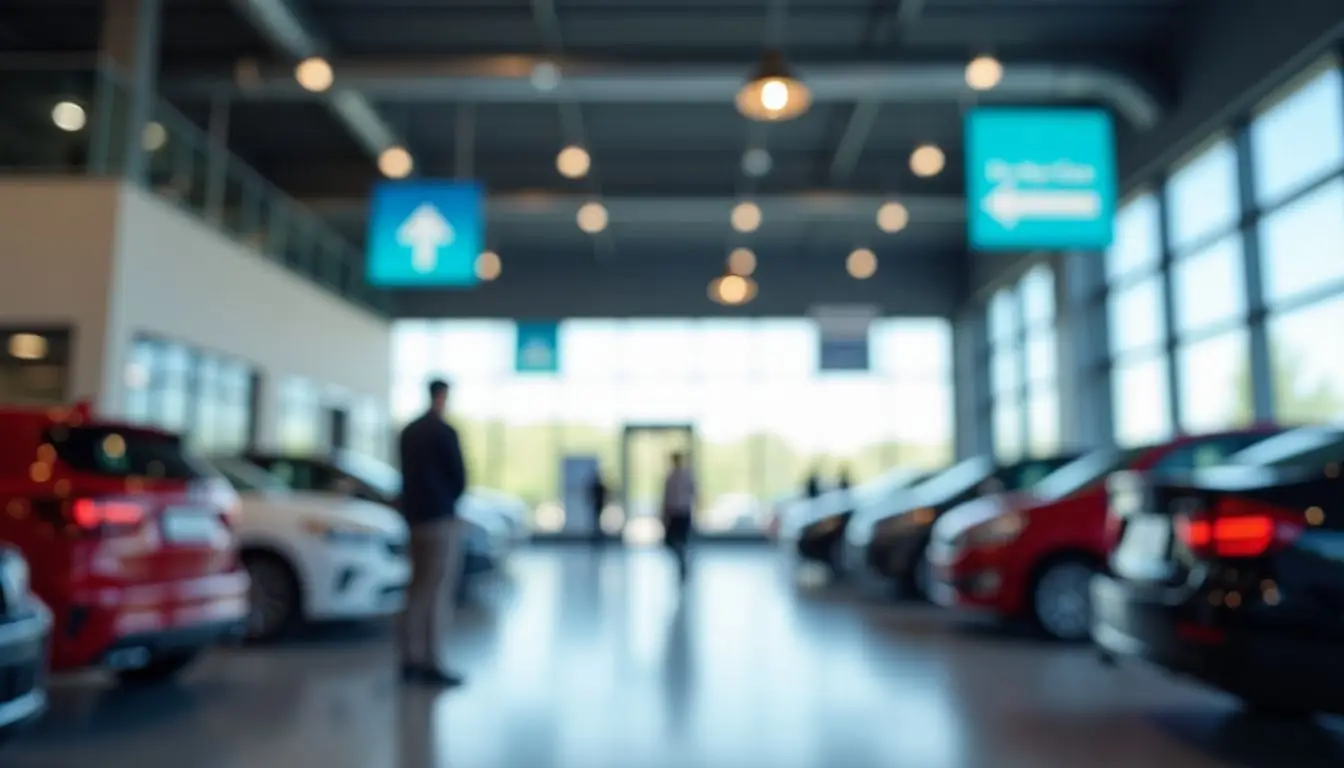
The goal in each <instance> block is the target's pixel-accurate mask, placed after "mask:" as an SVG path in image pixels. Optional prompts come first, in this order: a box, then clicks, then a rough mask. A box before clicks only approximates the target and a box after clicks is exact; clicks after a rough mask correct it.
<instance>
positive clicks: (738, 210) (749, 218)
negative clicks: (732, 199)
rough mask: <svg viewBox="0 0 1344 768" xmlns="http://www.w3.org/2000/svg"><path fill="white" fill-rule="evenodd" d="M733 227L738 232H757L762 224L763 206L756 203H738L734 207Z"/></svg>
mask: <svg viewBox="0 0 1344 768" xmlns="http://www.w3.org/2000/svg"><path fill="white" fill-rule="evenodd" d="M732 223H733V229H735V230H737V231H738V232H755V231H756V230H757V228H759V227H760V226H761V208H760V206H758V205H756V204H755V203H738V204H737V205H736V206H735V207H734V208H733V214H732Z"/></svg>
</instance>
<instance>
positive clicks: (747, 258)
mask: <svg viewBox="0 0 1344 768" xmlns="http://www.w3.org/2000/svg"><path fill="white" fill-rule="evenodd" d="M728 271H729V272H732V273H733V274H734V275H741V276H742V277H747V276H748V275H750V274H751V273H752V272H755V271H756V254H754V253H752V252H751V249H750V248H734V249H733V252H732V253H730V254H728Z"/></svg>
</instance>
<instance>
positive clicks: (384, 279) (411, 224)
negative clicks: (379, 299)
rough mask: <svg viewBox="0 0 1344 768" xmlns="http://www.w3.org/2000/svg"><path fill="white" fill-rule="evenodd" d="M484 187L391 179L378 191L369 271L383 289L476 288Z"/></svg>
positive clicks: (371, 216)
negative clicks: (391, 180)
mask: <svg viewBox="0 0 1344 768" xmlns="http://www.w3.org/2000/svg"><path fill="white" fill-rule="evenodd" d="M483 197H484V195H483V193H482V190H481V185H480V184H477V183H475V182H460V181H405V182H385V183H382V184H379V185H377V186H376V187H374V189H373V201H372V210H371V211H370V213H369V228H368V253H367V254H366V258H365V261H366V264H367V266H366V273H367V277H368V281H369V284H370V285H374V286H380V287H411V288H416V287H418V288H442V287H453V286H473V285H476V284H477V282H478V279H477V277H476V257H477V256H479V255H480V253H481V241H482V231H483V230H484V228H485V227H484V202H483Z"/></svg>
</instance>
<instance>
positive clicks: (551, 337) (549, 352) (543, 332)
mask: <svg viewBox="0 0 1344 768" xmlns="http://www.w3.org/2000/svg"><path fill="white" fill-rule="evenodd" d="M517 335H518V338H517V347H516V349H517V352H516V353H515V355H514V370H516V371H518V372H519V373H558V372H559V371H560V324H559V323H554V322H545V323H542V322H533V323H518V324H517Z"/></svg>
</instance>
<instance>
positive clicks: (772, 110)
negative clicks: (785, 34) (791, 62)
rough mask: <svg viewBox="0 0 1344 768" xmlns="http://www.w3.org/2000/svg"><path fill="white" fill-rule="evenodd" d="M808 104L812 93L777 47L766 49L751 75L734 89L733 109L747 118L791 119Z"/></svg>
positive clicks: (771, 120)
mask: <svg viewBox="0 0 1344 768" xmlns="http://www.w3.org/2000/svg"><path fill="white" fill-rule="evenodd" d="M811 105H812V93H811V92H810V91H809V90H808V89H807V86H806V85H803V83H802V82H801V81H800V80H798V79H797V78H795V77H794V76H793V74H792V73H790V72H789V68H788V66H787V65H785V63H784V55H783V54H782V53H780V52H779V51H767V52H766V54H765V56H764V57H762V58H761V63H760V65H759V66H757V67H756V71H755V72H754V73H753V74H752V76H751V79H750V80H748V81H747V82H746V84H745V85H743V86H742V89H741V90H740V91H738V92H737V111H738V112H741V113H742V116H743V117H747V118H749V119H751V120H760V121H763V122H778V121H781V120H792V119H793V118H795V117H798V116H799V115H801V114H803V113H804V112H806V111H807V108H808V107H810V106H811Z"/></svg>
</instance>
